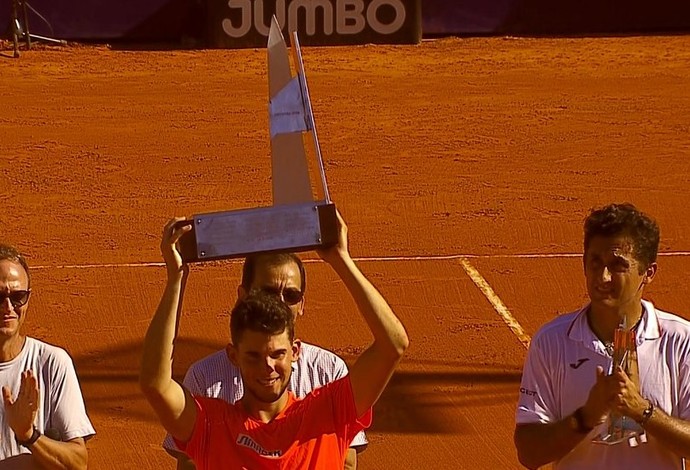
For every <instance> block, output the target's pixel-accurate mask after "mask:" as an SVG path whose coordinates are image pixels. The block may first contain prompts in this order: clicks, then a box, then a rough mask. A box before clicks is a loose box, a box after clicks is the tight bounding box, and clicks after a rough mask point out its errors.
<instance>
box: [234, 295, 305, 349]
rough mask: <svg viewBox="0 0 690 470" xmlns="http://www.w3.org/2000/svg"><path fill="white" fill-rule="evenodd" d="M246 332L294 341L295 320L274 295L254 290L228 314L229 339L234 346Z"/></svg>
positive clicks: (285, 305) (287, 308)
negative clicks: (282, 335) (282, 336)
mask: <svg viewBox="0 0 690 470" xmlns="http://www.w3.org/2000/svg"><path fill="white" fill-rule="evenodd" d="M246 330H251V331H255V332H258V333H265V334H267V335H279V334H282V333H283V332H284V331H287V333H288V337H289V339H290V341H292V340H294V339H295V319H294V315H293V314H292V311H291V310H290V307H288V305H287V304H286V303H285V302H283V301H282V300H281V299H280V297H278V296H277V295H275V294H271V293H268V292H264V291H262V290H259V289H254V290H252V291H250V292H249V294H248V295H247V297H245V298H244V299H243V300H239V301H238V302H237V304H236V305H235V307H234V308H233V309H232V313H231V314H230V337H231V338H232V342H233V344H235V345H238V344H239V342H240V340H241V339H242V334H243V333H244V332H245V331H246Z"/></svg>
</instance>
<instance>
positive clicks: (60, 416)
mask: <svg viewBox="0 0 690 470" xmlns="http://www.w3.org/2000/svg"><path fill="white" fill-rule="evenodd" d="M48 369H49V371H50V372H49V373H50V389H49V390H48V391H47V393H49V394H50V403H51V405H52V407H53V410H52V413H50V414H49V416H48V421H49V422H48V424H47V426H46V429H54V430H56V431H59V432H60V438H61V439H62V440H63V441H71V440H72V439H76V438H79V437H81V438H84V439H88V438H89V437H91V436H93V435H94V434H95V433H96V431H95V430H94V428H93V425H92V424H91V421H90V420H89V417H88V416H87V414H86V407H85V406H84V398H83V396H82V393H81V388H80V387H79V380H78V379H77V372H76V371H75V369H74V364H73V363H72V358H70V357H69V354H67V352H66V351H64V350H62V349H58V350H56V352H55V353H54V354H52V355H51V356H50V359H49V363H48Z"/></svg>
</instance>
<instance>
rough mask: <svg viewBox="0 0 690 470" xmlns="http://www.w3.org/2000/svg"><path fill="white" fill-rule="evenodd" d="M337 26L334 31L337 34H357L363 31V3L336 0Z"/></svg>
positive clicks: (360, 1) (355, 0)
mask: <svg viewBox="0 0 690 470" xmlns="http://www.w3.org/2000/svg"><path fill="white" fill-rule="evenodd" d="M336 8H337V9H338V17H337V21H338V24H337V25H336V30H337V31H338V33H339V34H359V33H361V32H362V31H364V27H365V26H366V22H365V21H364V15H363V14H362V13H363V12H364V2H363V1H362V0H338V1H337V3H336Z"/></svg>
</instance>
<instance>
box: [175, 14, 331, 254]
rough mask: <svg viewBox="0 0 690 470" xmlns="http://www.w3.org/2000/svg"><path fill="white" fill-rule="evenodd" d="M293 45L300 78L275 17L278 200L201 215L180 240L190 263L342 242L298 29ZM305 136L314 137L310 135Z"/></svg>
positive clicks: (271, 63)
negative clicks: (313, 112)
mask: <svg viewBox="0 0 690 470" xmlns="http://www.w3.org/2000/svg"><path fill="white" fill-rule="evenodd" d="M291 47H292V53H293V61H294V63H295V68H296V74H295V75H294V76H293V75H292V72H291V70H290V58H289V54H288V48H287V45H286V44H285V39H284V38H283V34H282V33H281V31H280V26H279V25H278V21H277V19H276V17H275V16H274V17H273V19H272V21H271V29H270V32H269V36H268V81H269V105H268V115H269V123H270V126H269V127H270V136H271V164H272V176H273V205H272V206H268V207H257V208H251V209H240V210H233V211H228V212H213V213H207V214H197V215H194V217H193V219H192V220H193V221H192V230H191V231H190V232H187V233H186V234H185V235H184V236H183V237H182V238H181V239H180V243H179V245H180V252H181V254H182V257H183V259H184V260H185V261H186V262H194V261H210V260H215V259H225V258H239V257H244V256H246V255H248V254H251V253H258V252H279V251H291V252H295V251H308V250H312V249H315V248H322V247H327V246H332V245H334V244H335V243H336V242H337V240H338V230H337V217H336V211H335V205H334V204H333V203H332V202H331V200H330V196H329V193H328V187H327V185H326V175H325V172H324V166H323V159H322V157H321V148H320V146H319V140H318V137H317V134H316V126H315V124H314V116H313V114H312V107H311V100H310V98H309V90H308V88H307V81H306V78H305V74H304V64H303V62H302V52H301V49H300V46H299V40H298V38H297V33H296V32H294V33H292V38H291ZM305 134H309V135H310V136H311V139H308V138H307V139H305V138H304V136H305ZM308 155H309V159H308V157H307V156H308ZM314 160H315V163H314V164H312V165H311V171H313V172H318V174H319V178H315V180H316V187H315V188H312V184H311V177H310V165H309V164H308V162H309V161H314ZM185 223H189V222H185Z"/></svg>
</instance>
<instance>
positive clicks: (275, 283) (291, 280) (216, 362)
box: [163, 253, 367, 470]
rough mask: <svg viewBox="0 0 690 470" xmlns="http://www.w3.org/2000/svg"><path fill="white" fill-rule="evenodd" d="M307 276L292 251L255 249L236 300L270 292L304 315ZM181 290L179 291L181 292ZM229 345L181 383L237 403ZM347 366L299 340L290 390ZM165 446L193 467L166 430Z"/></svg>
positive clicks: (362, 441)
mask: <svg viewBox="0 0 690 470" xmlns="http://www.w3.org/2000/svg"><path fill="white" fill-rule="evenodd" d="M306 285H307V280H306V272H305V269H304V264H303V263H302V260H300V258H299V257H298V256H297V255H295V254H294V253H259V254H254V255H250V256H248V257H247V258H246V259H245V261H244V264H243V268H242V281H241V284H240V285H239V286H238V287H237V301H238V302H239V301H241V300H243V299H246V298H247V296H248V295H249V292H250V291H252V290H256V289H259V290H263V291H267V292H273V293H275V294H276V295H278V296H280V297H281V299H282V300H283V301H284V302H285V303H286V304H288V306H289V307H290V310H291V311H292V314H293V316H294V317H295V319H297V317H299V316H301V315H303V314H304V304H305V299H304V293H305V290H306ZM181 296H182V293H180V297H181ZM230 356H231V346H230V345H228V346H227V347H226V348H225V349H222V350H220V351H217V352H216V353H214V354H211V355H209V356H207V357H205V358H203V359H201V360H199V361H197V362H195V363H194V364H192V365H191V366H190V368H189V370H187V373H186V374H185V377H184V381H183V382H182V384H183V385H184V387H185V388H187V390H189V392H190V393H191V394H192V395H199V396H205V397H210V398H220V399H223V400H225V401H227V402H228V403H235V402H236V401H238V400H240V399H241V398H242V396H243V394H244V386H243V384H242V377H241V376H240V370H239V369H238V368H237V366H236V365H235V364H233V363H232V360H231V358H230ZM347 373H348V371H347V365H346V364H345V361H343V360H342V359H341V358H340V357H338V356H337V355H335V354H334V353H332V352H330V351H328V350H326V349H322V348H320V347H318V346H314V345H312V344H308V343H305V342H301V348H300V355H299V359H298V360H297V361H295V362H293V363H292V374H291V376H290V385H289V386H288V390H290V391H292V392H293V393H294V394H295V396H296V397H297V398H304V397H305V396H306V395H307V394H308V393H309V392H311V391H312V390H314V389H316V388H319V387H321V386H323V385H326V384H327V383H330V382H333V381H335V380H337V379H339V378H341V377H344V376H345V375H347ZM366 446H367V439H366V436H365V435H364V432H363V431H362V432H360V433H359V434H357V436H355V438H354V440H353V441H352V443H351V444H350V448H349V450H348V452H347V456H346V459H345V468H346V469H355V468H357V454H358V452H361V451H363V450H364V448H366ZM163 447H164V448H165V450H166V451H167V452H168V453H169V454H170V455H172V456H173V457H175V458H176V459H177V468H178V470H192V469H194V468H195V466H194V462H192V460H190V459H189V457H188V456H187V454H185V453H184V452H181V451H180V450H179V449H177V447H176V446H175V442H174V440H173V438H172V436H170V435H168V436H166V438H165V441H164V443H163Z"/></svg>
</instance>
